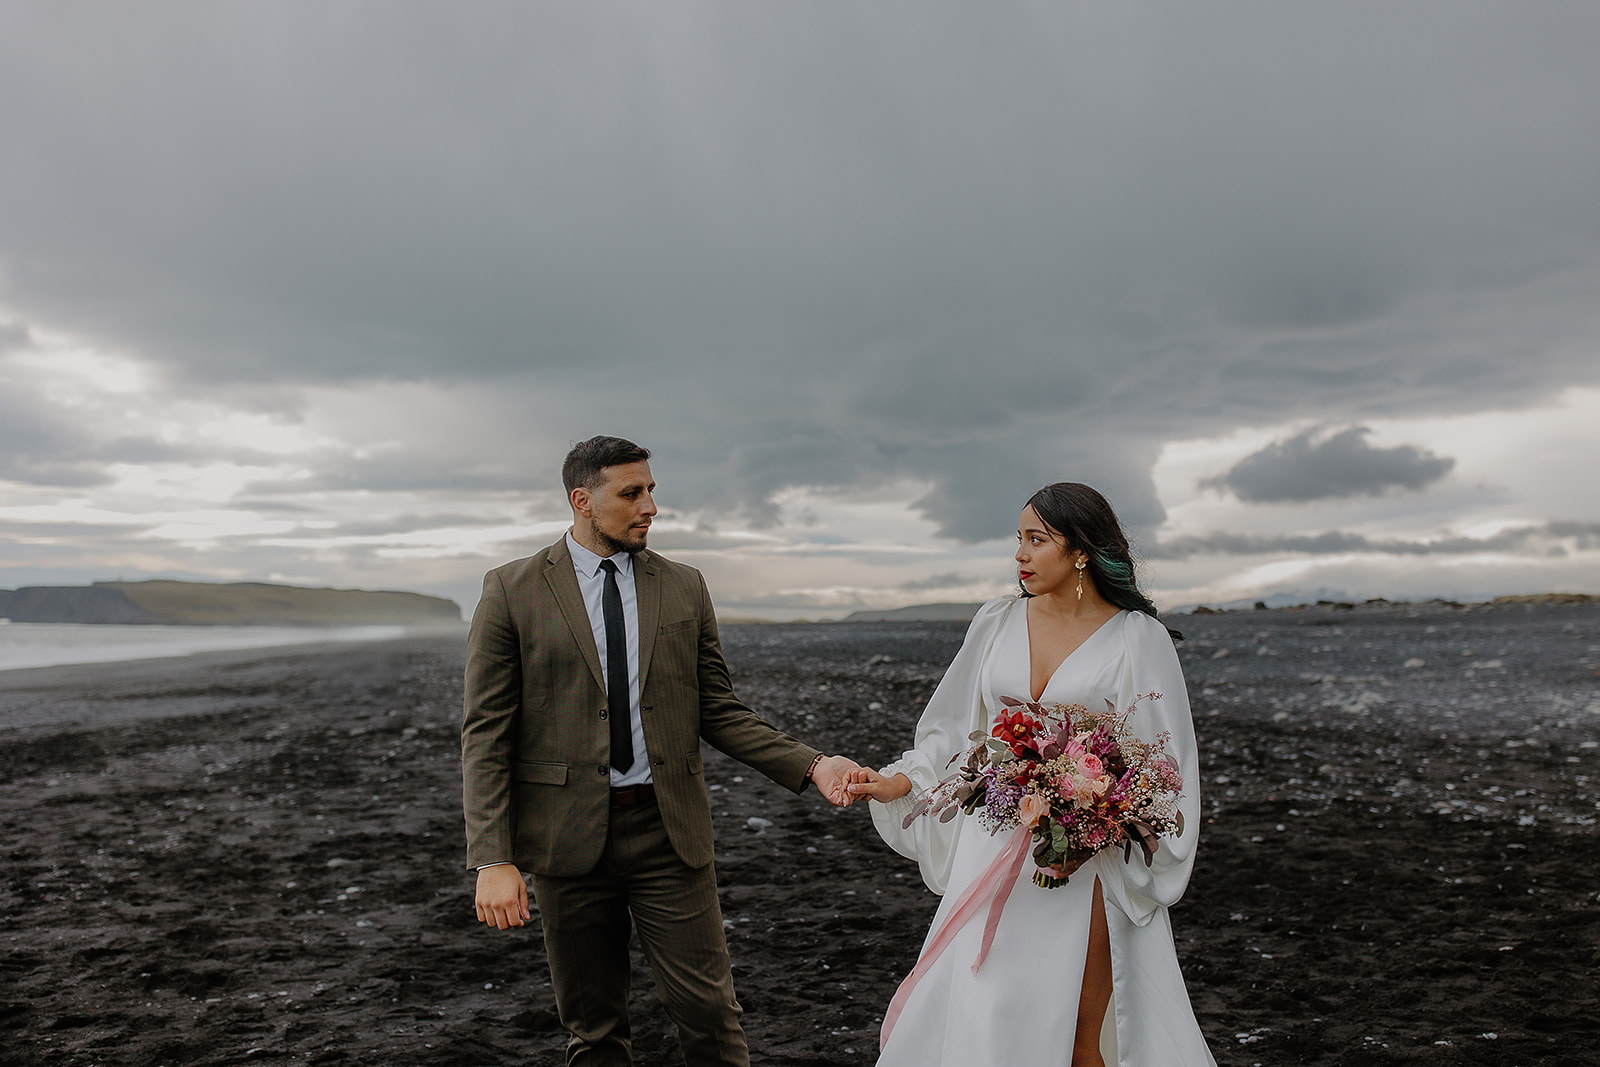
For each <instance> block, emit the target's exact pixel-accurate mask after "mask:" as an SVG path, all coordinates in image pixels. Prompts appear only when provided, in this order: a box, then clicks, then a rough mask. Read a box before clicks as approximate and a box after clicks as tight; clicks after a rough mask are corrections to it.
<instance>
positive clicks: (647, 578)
mask: <svg viewBox="0 0 1600 1067" xmlns="http://www.w3.org/2000/svg"><path fill="white" fill-rule="evenodd" d="M633 595H634V597H635V598H637V600H638V603H639V692H640V693H641V694H642V693H643V692H644V682H645V679H646V678H648V677H649V676H650V655H651V653H652V652H654V651H655V647H656V630H657V628H659V627H660V625H661V572H660V570H659V568H657V566H656V561H655V557H654V556H652V555H651V554H650V553H649V552H640V553H639V554H638V555H636V556H634V557H633Z"/></svg>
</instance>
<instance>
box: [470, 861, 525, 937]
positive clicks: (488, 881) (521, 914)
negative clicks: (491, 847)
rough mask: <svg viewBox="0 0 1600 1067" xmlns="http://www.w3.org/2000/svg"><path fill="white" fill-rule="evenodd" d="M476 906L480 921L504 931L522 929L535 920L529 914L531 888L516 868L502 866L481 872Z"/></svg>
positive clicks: (488, 868) (484, 869)
mask: <svg viewBox="0 0 1600 1067" xmlns="http://www.w3.org/2000/svg"><path fill="white" fill-rule="evenodd" d="M474 903H475V904H476V906H477V909H478V921H479V922H481V923H484V924H485V925H487V926H493V927H496V928H498V929H501V930H507V929H510V928H511V927H513V926H521V925H522V924H523V923H525V922H527V921H528V920H529V919H531V918H533V913H532V912H530V911H529V910H528V884H527V883H526V882H524V881H523V880H522V872H521V871H519V870H517V868H516V866H515V865H514V864H510V863H499V864H496V865H495V866H493V867H485V868H483V870H481V871H479V872H478V894H477V899H476V901H474Z"/></svg>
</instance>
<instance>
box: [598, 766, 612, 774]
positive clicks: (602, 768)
mask: <svg viewBox="0 0 1600 1067" xmlns="http://www.w3.org/2000/svg"><path fill="white" fill-rule="evenodd" d="M600 773H601V774H610V773H611V768H610V767H607V766H606V765H605V764H604V763H602V764H600Z"/></svg>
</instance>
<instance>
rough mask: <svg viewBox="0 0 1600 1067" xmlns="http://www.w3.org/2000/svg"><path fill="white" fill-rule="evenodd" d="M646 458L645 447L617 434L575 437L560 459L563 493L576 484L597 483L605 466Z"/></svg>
mask: <svg viewBox="0 0 1600 1067" xmlns="http://www.w3.org/2000/svg"><path fill="white" fill-rule="evenodd" d="M649 458H650V450H649V449H648V448H645V447H644V446H643V445H636V444H634V443H633V442H632V441H628V440H624V439H623V438H621V437H606V436H604V435H601V436H598V437H591V438H589V439H588V440H587V441H579V442H578V443H577V444H575V445H573V446H572V451H571V452H568V453H567V458H566V459H565V460H563V461H562V463H561V484H562V485H564V486H566V487H567V495H568V496H571V495H572V491H573V490H574V489H576V488H578V487H579V486H580V485H581V486H582V487H583V488H585V489H594V488H596V487H597V486H599V484H600V483H601V482H603V481H605V475H604V474H603V473H602V472H603V471H604V470H605V469H606V468H607V467H620V466H622V465H623V464H624V463H643V462H644V461H645V460H647V459H649Z"/></svg>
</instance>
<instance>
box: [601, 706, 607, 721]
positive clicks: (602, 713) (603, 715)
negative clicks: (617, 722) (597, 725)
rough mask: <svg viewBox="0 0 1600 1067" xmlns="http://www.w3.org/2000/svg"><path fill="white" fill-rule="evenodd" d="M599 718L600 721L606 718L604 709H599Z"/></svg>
mask: <svg viewBox="0 0 1600 1067" xmlns="http://www.w3.org/2000/svg"><path fill="white" fill-rule="evenodd" d="M600 717H601V718H602V719H603V718H605V717H606V709H605V708H601V709H600Z"/></svg>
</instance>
